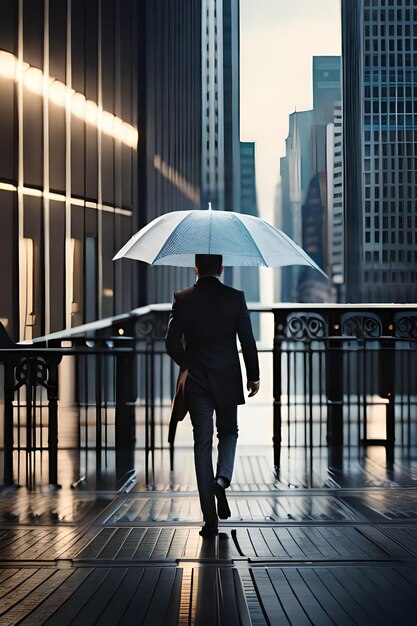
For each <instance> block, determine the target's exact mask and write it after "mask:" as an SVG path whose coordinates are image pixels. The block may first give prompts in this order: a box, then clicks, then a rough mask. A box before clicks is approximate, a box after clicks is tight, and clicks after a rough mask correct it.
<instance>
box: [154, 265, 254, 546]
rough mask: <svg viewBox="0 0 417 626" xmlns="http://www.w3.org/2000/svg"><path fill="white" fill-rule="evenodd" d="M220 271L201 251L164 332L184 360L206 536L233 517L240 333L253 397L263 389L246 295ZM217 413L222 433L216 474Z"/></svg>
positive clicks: (172, 352) (170, 351)
mask: <svg viewBox="0 0 417 626" xmlns="http://www.w3.org/2000/svg"><path fill="white" fill-rule="evenodd" d="M222 271H223V267H222V257H221V256H220V255H200V254H197V255H196V273H197V275H198V280H197V282H196V283H195V285H193V286H192V287H190V288H189V289H185V290H184V291H180V292H177V293H175V294H174V301H173V304H172V310H171V314H170V318H169V323H168V330H167V335H166V338H165V345H166V349H167V352H168V354H169V355H170V356H171V358H172V359H174V361H175V362H176V363H177V364H178V365H179V366H180V375H179V385H180V386H182V390H183V392H184V396H185V404H186V407H187V409H188V410H189V412H190V416H191V422H192V425H193V433H194V462H195V468H196V475H197V484H198V491H199V495H200V504H201V509H202V512H203V518H204V521H205V525H204V527H203V528H202V529H201V531H200V534H201V535H203V536H204V535H215V534H216V533H217V522H218V517H220V519H227V518H228V517H230V509H229V506H228V503H227V498H226V492H225V490H226V489H227V487H228V486H229V485H230V481H231V479H232V473H233V465H234V458H235V450H236V443H237V437H238V426H237V405H238V404H244V402H245V399H244V394H243V385H242V373H241V369H240V362H239V355H238V350H237V345H236V335H237V336H238V337H239V341H240V344H241V347H242V353H243V358H244V361H245V368H246V374H247V389H248V391H249V397H251V396H254V395H255V394H256V393H257V392H258V390H259V384H260V381H259V363H258V353H257V350H256V343H255V340H254V337H253V333H252V326H251V322H250V317H249V312H248V309H247V306H246V301H245V296H244V293H243V292H242V291H237V290H236V289H232V288H231V287H227V286H226V285H224V284H223V283H221V282H220V280H219V277H220V275H221V274H222ZM214 411H215V412H216V427H217V437H218V459H217V471H216V475H215V476H214V473H213V464H212V439H213V413H214ZM215 496H216V498H217V511H216V503H215Z"/></svg>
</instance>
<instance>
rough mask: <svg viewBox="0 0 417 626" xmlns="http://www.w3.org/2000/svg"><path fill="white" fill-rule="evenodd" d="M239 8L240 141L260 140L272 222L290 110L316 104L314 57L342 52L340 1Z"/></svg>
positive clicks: (265, 203) (260, 177) (244, 2)
mask: <svg viewBox="0 0 417 626" xmlns="http://www.w3.org/2000/svg"><path fill="white" fill-rule="evenodd" d="M240 13H241V15H240V35H241V49H240V72H241V91H240V93H241V140H242V141H254V142H255V143H256V164H257V167H256V169H257V192H258V206H259V214H260V216H261V217H263V218H265V219H268V220H271V221H273V219H274V202H275V193H276V186H277V183H278V182H279V159H280V157H281V156H284V154H285V138H286V137H287V135H288V115H289V114H290V113H292V112H293V111H294V110H295V109H296V110H297V111H304V110H308V109H311V108H312V103H313V84H312V66H313V56H328V55H336V56H339V55H340V54H341V16H340V2H339V0H316V1H315V2H314V3H313V2H311V1H310V2H309V1H308V0H292V1H290V0H280V1H279V2H277V1H276V0H259V1H258V2H256V3H254V2H253V0H241V4H240ZM294 42H296V46H297V47H295V46H294ZM301 42H302V46H301V45H300V44H301ZM275 59H278V63H277V64H276V65H274V60H275Z"/></svg>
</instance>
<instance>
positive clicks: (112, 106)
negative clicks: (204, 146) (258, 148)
mask: <svg viewBox="0 0 417 626" xmlns="http://www.w3.org/2000/svg"><path fill="white" fill-rule="evenodd" d="M137 5H138V3H137V1H136V0H129V1H127V0H122V1H116V0H91V1H90V0H89V2H84V1H83V0H60V2H52V1H50V0H19V1H17V0H4V2H2V3H1V6H0V137H1V141H0V266H1V276H2V288H1V290H0V318H1V320H2V322H3V323H4V324H5V326H6V329H7V331H8V332H9V334H10V335H11V336H12V337H13V338H14V339H16V340H18V339H30V338H31V337H33V336H39V335H43V334H47V333H49V332H52V331H58V330H61V329H63V328H65V327H69V326H75V325H78V324H81V323H82V322H85V321H91V320H95V319H97V318H100V317H105V316H108V315H113V314H115V313H118V312H120V311H122V310H129V309H131V308H132V307H133V306H135V305H136V282H137V281H136V279H135V267H134V265H133V264H132V263H131V262H129V261H122V262H121V263H118V264H114V263H113V262H112V257H113V255H114V254H115V252H116V251H117V249H118V248H119V247H120V246H121V245H122V244H123V242H124V241H126V240H127V239H128V238H129V237H130V236H131V234H132V233H133V232H134V231H135V230H136V228H137V223H138V211H139V210H141V209H142V207H141V206H139V205H138V173H137V150H138V129H137V126H138V91H139V86H138V76H139V71H138V69H139V60H138V50H137V45H136V42H137V31H138V28H139V24H138V10H137V8H138V6H137ZM139 135H140V132H139ZM140 141H141V137H140V136H139V145H140Z"/></svg>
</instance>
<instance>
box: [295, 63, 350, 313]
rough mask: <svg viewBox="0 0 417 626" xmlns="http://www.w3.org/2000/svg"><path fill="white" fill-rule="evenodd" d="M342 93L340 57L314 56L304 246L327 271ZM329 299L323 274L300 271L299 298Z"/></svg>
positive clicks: (309, 270)
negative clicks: (334, 134)
mask: <svg viewBox="0 0 417 626" xmlns="http://www.w3.org/2000/svg"><path fill="white" fill-rule="evenodd" d="M340 92H341V87H340V57H338V56H315V57H313V124H312V132H311V152H312V172H311V177H312V178H311V181H310V184H309V191H308V194H307V198H306V199H305V201H304V202H303V207H302V232H303V236H302V245H303V247H304V248H305V249H306V250H307V249H311V252H312V256H313V258H314V259H315V261H316V262H317V263H318V264H319V265H320V267H322V268H323V269H324V270H325V271H327V270H328V266H329V246H330V241H329V239H328V229H327V224H328V222H329V220H330V214H331V210H332V206H331V205H332V198H331V189H330V188H329V182H330V181H329V179H330V178H332V176H333V171H332V170H333V158H332V156H333V144H332V143H329V124H331V123H333V115H334V107H335V102H338V101H340V98H341V95H340ZM329 298H330V293H329V284H327V283H326V281H325V279H324V277H323V276H322V275H321V274H319V273H318V272H316V271H314V270H311V268H310V269H309V268H303V269H302V270H300V276H299V289H298V299H299V300H300V301H301V302H327V301H328V300H329Z"/></svg>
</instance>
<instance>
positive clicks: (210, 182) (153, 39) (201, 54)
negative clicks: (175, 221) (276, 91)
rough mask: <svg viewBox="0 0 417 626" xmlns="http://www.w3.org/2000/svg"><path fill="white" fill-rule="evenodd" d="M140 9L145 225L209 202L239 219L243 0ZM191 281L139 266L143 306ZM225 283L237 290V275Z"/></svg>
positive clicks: (186, 274) (228, 275)
mask: <svg viewBox="0 0 417 626" xmlns="http://www.w3.org/2000/svg"><path fill="white" fill-rule="evenodd" d="M140 6H141V7H142V15H143V19H142V20H141V23H144V24H145V31H144V37H143V38H140V39H141V41H143V44H142V45H143V52H144V56H145V58H146V63H145V67H146V78H145V82H146V88H145V90H144V91H145V93H146V106H145V107H144V111H145V121H144V125H145V128H146V132H145V137H144V140H143V144H141V145H143V150H144V152H143V154H144V157H143V158H144V162H145V164H146V166H145V170H146V177H145V180H144V187H145V190H146V191H145V201H144V203H145V205H146V206H147V213H146V219H147V220H149V219H152V218H153V217H156V216H158V215H161V214H163V213H167V212H168V211H175V210H187V209H200V208H202V209H206V208H207V206H208V202H211V203H212V208H213V209H214V210H237V211H239V210H240V141H239V3H238V0H201V1H199V2H196V1H195V0H179V1H178V2H172V1H171V0H158V2H155V0H145V1H144V2H143V3H141V5H140ZM139 46H141V43H140V42H139ZM141 49H142V48H141ZM140 154H141V153H140ZM193 280H194V270H192V269H191V270H190V269H186V268H167V267H153V268H148V267H144V266H141V268H140V281H139V288H140V295H141V301H142V302H167V301H170V300H171V298H172V292H173V291H174V290H178V289H181V288H183V287H186V286H187V285H189V284H190V283H191V282H193ZM225 280H226V281H227V282H228V283H232V282H233V276H232V270H231V268H226V271H225Z"/></svg>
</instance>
